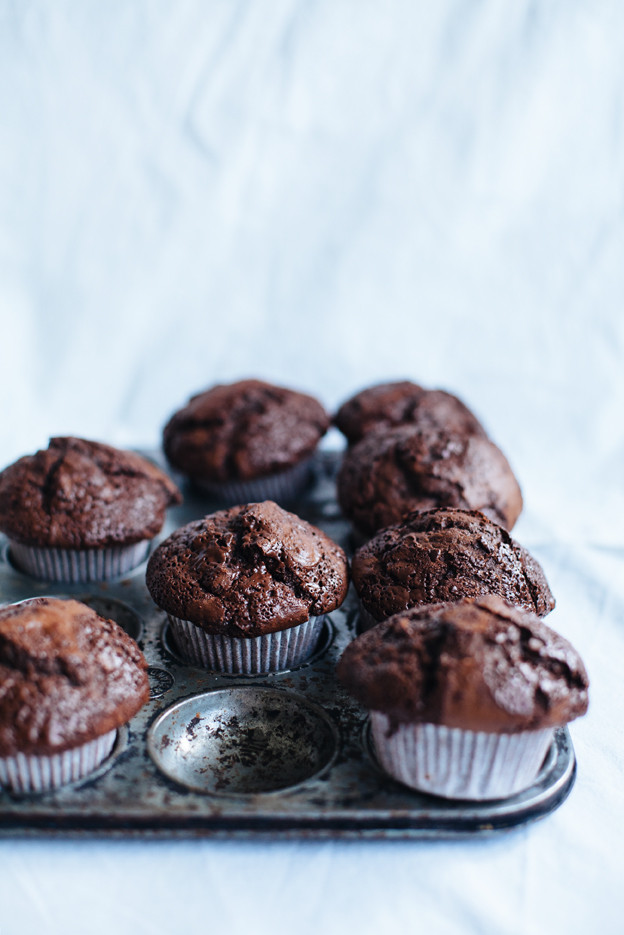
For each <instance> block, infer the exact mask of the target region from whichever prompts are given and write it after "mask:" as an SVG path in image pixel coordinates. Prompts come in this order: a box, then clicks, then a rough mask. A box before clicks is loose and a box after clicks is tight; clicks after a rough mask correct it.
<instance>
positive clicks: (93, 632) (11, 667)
mask: <svg viewBox="0 0 624 935" xmlns="http://www.w3.org/2000/svg"><path fill="white" fill-rule="evenodd" d="M148 698H149V682H148V679H147V663H146V661H145V659H144V657H143V654H142V652H141V650H140V649H139V648H138V646H137V645H136V643H135V642H134V640H132V639H130V637H129V636H127V634H126V633H124V631H123V630H122V629H121V627H119V626H118V625H117V624H116V623H114V622H113V621H112V620H105V619H104V618H103V617H100V616H98V614H96V613H95V611H93V610H91V608H90V607H87V606H86V605H85V604H81V603H79V602H78V601H73V600H67V601H66V600H57V599H54V598H47V597H40V598H35V599H33V600H31V601H25V602H23V603H21V604H14V605H11V606H9V607H5V608H3V609H2V610H0V756H13V755H15V754H16V753H27V754H29V753H30V754H42V755H47V754H51V753H62V752H63V751H64V750H69V749H72V748H74V747H77V746H80V745H82V744H84V743H87V742H88V741H90V740H93V739H95V738H96V737H100V736H102V735H103V734H106V733H108V732H109V731H111V730H115V729H116V728H117V727H120V726H121V725H122V724H125V723H126V722H127V721H129V720H130V718H131V717H133V716H134V715H135V714H136V712H137V711H138V710H139V709H140V708H141V707H142V705H143V704H144V703H145V702H146V701H147V700H148Z"/></svg>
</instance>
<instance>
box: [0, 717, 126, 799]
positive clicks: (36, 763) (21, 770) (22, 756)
mask: <svg viewBox="0 0 624 935" xmlns="http://www.w3.org/2000/svg"><path fill="white" fill-rule="evenodd" d="M116 737H117V731H116V730H112V731H109V732H108V733H107V734H103V735H102V736H101V737H96V738H95V740H90V741H88V742H87V743H85V744H82V745H81V746H79V747H74V748H73V749H72V750H65V751H63V752H62V753H51V754H48V755H46V756H44V755H41V756H38V755H36V754H28V753H16V754H15V755H14V756H5V757H0V786H5V787H6V788H7V789H10V790H11V792H16V793H21V794H27V793H32V792H49V791H50V790H52V789H58V788H60V787H61V786H65V785H67V783H70V782H78V781H79V780H81V779H85V778H86V777H87V776H88V775H89V774H90V773H92V772H93V771H94V770H95V769H97V767H98V766H99V765H100V763H103V762H104V760H105V759H106V758H107V757H108V756H109V755H110V753H111V751H112V749H113V747H114V745H115V739H116Z"/></svg>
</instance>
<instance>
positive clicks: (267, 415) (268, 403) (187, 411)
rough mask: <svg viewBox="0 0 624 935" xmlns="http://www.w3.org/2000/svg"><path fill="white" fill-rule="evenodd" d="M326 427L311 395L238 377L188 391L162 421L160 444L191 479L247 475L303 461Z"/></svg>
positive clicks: (243, 477) (326, 420)
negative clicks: (187, 397)
mask: <svg viewBox="0 0 624 935" xmlns="http://www.w3.org/2000/svg"><path fill="white" fill-rule="evenodd" d="M328 427H329V416H328V415H327V413H326V412H325V410H324V409H323V407H322V406H321V404H320V403H319V402H318V401H317V400H316V399H313V397H312V396H306V395H305V394H304V393H297V392H295V391H294V390H288V389H284V388H283V387H280V386H272V385H271V384H269V383H263V382H262V381H260V380H241V381H240V382H238V383H231V384H227V385H219V386H213V387H212V389H209V390H206V392H204V393H200V394H199V395H197V396H193V397H192V398H191V400H190V401H189V402H188V403H187V405H186V406H184V408H182V409H180V410H179V411H178V412H176V413H174V415H173V416H172V417H171V419H170V420H169V422H168V423H167V425H166V426H165V428H164V431H163V448H164V451H165V455H166V456H167V460H168V461H169V463H170V464H171V465H172V467H174V468H177V470H179V471H181V473H183V474H185V475H186V476H187V477H190V478H191V479H196V480H200V481H201V480H208V481H217V482H219V481H221V482H225V481H232V480H253V479H255V478H258V477H265V476H266V475H268V474H275V473H279V472H280V471H285V470H286V469H287V468H290V467H293V466H294V465H296V464H298V463H299V462H301V461H303V460H304V459H305V458H307V457H308V456H309V455H311V454H312V452H313V451H314V449H315V448H316V446H317V445H318V442H319V439H320V438H321V437H322V436H323V435H324V434H325V432H326V431H327V428H328Z"/></svg>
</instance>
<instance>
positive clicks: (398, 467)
mask: <svg viewBox="0 0 624 935" xmlns="http://www.w3.org/2000/svg"><path fill="white" fill-rule="evenodd" d="M338 501H339V503H340V506H341V507H342V510H343V512H344V514H345V516H347V518H348V519H350V520H351V522H352V523H353V524H354V526H355V527H356V529H357V530H358V531H359V532H360V533H362V534H363V535H369V536H370V535H373V533H375V532H377V530H378V529H383V528H385V527H386V526H392V525H393V524H394V523H398V522H399V521H400V520H401V519H402V518H403V517H404V516H405V515H406V514H407V513H409V512H411V511H412V510H432V509H435V508H436V507H451V508H456V509H460V510H480V511H481V512H482V513H485V515H486V516H489V517H490V519H492V520H494V522H496V523H498V524H499V525H501V526H503V527H504V528H505V529H511V528H512V527H513V525H514V523H515V521H516V520H517V518H518V516H519V515H520V512H521V510H522V494H521V493H520V487H519V486H518V482H517V480H516V478H515V477H514V475H513V472H512V470H511V468H510V466H509V463H508V461H507V459H506V458H505V455H504V454H503V453H502V451H501V450H500V449H499V448H497V447H496V445H495V444H494V443H493V442H491V441H490V440H489V439H488V438H486V437H485V436H483V435H458V434H452V433H449V432H447V431H443V430H441V429H440V430H434V429H427V430H425V429H422V428H418V427H417V426H415V425H402V426H399V427H398V428H395V429H387V430H382V429H380V430H378V431H375V432H371V433H369V434H368V435H367V436H366V437H365V438H363V439H362V441H360V442H358V444H357V445H354V446H353V448H350V449H349V450H348V451H347V453H346V455H345V458H344V461H343V463H342V466H341V468H340V472H339V474H338Z"/></svg>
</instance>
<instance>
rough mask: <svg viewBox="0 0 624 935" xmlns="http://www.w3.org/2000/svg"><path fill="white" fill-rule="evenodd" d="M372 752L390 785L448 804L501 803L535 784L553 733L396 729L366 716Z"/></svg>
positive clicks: (385, 721)
mask: <svg viewBox="0 0 624 935" xmlns="http://www.w3.org/2000/svg"><path fill="white" fill-rule="evenodd" d="M371 727H372V734H373V741H374V744H375V751H376V753H377V757H378V759H379V762H380V764H381V766H382V767H383V768H384V770H385V771H386V772H387V773H389V774H390V775H391V776H392V777H393V778H394V779H398V781H399V782H402V783H403V784H404V785H406V786H409V787H410V788H412V789H417V790H418V791H420V792H429V793H431V794H432V795H440V796H443V797H444V798H448V799H471V800H474V801H483V800H487V799H503V798H508V797H509V796H511V795H516V794H517V793H518V792H522V790H523V789H526V788H528V786H530V785H531V783H532V782H533V781H534V780H535V777H536V776H537V774H538V772H539V770H540V767H541V765H542V763H543V762H544V759H545V757H546V754H547V753H548V750H549V748H550V745H551V743H552V740H553V736H554V730H553V728H547V729H545V730H536V731H522V732H520V733H517V734H502V733H501V734H494V733H492V734H490V733H484V732H481V731H470V730H462V729H461V728H457V727H445V726H443V725H438V724H400V725H399V726H398V728H397V729H396V730H395V731H393V732H392V731H391V727H390V719H389V718H388V716H387V715H385V714H382V713H381V712H379V711H371Z"/></svg>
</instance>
